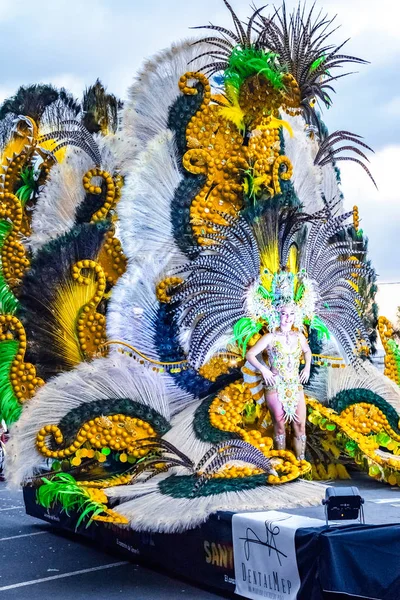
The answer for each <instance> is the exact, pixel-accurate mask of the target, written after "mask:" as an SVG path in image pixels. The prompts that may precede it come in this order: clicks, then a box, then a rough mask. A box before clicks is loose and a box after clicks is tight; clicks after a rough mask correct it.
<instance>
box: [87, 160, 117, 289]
mask: <svg viewBox="0 0 400 600" xmlns="http://www.w3.org/2000/svg"><path fill="white" fill-rule="evenodd" d="M99 178H100V179H101V180H102V181H103V183H104V184H105V201H104V204H103V205H102V206H101V207H100V208H99V209H98V210H96V211H95V212H94V213H93V215H92V217H91V220H90V222H91V223H96V222H98V221H103V220H104V219H107V218H110V217H111V219H112V220H113V215H112V213H113V211H114V210H115V208H116V206H117V204H118V202H119V199H120V197H121V190H122V187H123V183H124V181H123V178H122V177H121V175H116V176H115V177H114V178H113V177H112V176H111V174H110V173H108V172H107V171H105V170H104V169H100V168H94V169H90V170H89V171H87V173H85V175H84V176H83V187H84V189H85V191H86V193H89V194H95V195H102V194H104V190H103V187H102V186H101V185H99V183H98V181H94V180H95V179H99ZM98 262H99V264H100V265H101V266H102V268H103V269H104V273H105V276H106V280H107V283H108V284H109V285H111V286H113V285H115V284H116V283H117V281H118V279H119V278H120V277H121V275H123V274H124V273H125V271H126V264H127V260H126V257H125V255H124V253H123V251H122V246H121V242H120V241H119V239H118V238H116V237H115V228H114V227H112V228H111V229H110V230H109V231H108V233H107V234H106V236H105V240H104V244H103V247H102V249H101V251H100V254H99V256H98Z"/></svg>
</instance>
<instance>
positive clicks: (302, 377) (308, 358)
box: [300, 333, 312, 383]
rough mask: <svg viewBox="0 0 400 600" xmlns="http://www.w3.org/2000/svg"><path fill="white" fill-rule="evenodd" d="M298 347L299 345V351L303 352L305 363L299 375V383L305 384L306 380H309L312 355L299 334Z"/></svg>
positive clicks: (304, 339)
mask: <svg viewBox="0 0 400 600" xmlns="http://www.w3.org/2000/svg"><path fill="white" fill-rule="evenodd" d="M300 345H301V349H302V350H303V354H304V360H305V361H306V364H305V366H304V369H303V370H302V372H301V373H300V382H301V383H307V382H308V380H309V379H310V370H311V358H312V353H311V348H310V346H309V345H308V342H307V340H306V338H305V336H304V335H303V334H302V333H301V334H300Z"/></svg>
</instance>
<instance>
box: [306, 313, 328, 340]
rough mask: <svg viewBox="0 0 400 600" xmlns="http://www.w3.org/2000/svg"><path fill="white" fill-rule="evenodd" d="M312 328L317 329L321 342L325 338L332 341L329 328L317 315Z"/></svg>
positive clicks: (311, 325)
mask: <svg viewBox="0 0 400 600" xmlns="http://www.w3.org/2000/svg"><path fill="white" fill-rule="evenodd" d="M310 327H311V329H315V331H316V332H317V337H318V339H319V340H321V339H323V338H324V337H325V338H326V339H327V340H329V339H330V333H329V329H328V328H327V326H326V325H325V323H324V322H323V321H322V319H320V318H319V317H318V316H317V315H314V316H313V318H312V320H311V322H310Z"/></svg>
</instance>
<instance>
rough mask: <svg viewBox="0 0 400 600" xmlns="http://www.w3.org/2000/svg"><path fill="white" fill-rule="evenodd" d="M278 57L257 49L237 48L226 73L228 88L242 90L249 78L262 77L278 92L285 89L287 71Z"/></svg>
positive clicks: (225, 78) (233, 52)
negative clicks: (284, 76)
mask: <svg viewBox="0 0 400 600" xmlns="http://www.w3.org/2000/svg"><path fill="white" fill-rule="evenodd" d="M277 57H278V55H277V54H275V53H273V52H265V51H264V50H258V49H256V48H254V47H253V48H243V47H242V46H236V48H234V49H233V51H232V54H231V56H230V58H229V66H228V68H227V69H226V70H225V72H224V82H225V85H226V86H232V87H233V88H236V89H237V90H239V89H240V87H241V86H242V84H243V83H244V81H245V80H246V79H247V78H248V77H253V76H254V75H262V76H263V77H265V78H266V79H268V81H269V82H270V83H271V85H272V87H274V88H275V89H277V90H282V89H284V87H285V86H284V84H283V75H284V74H285V70H284V69H282V67H281V66H280V65H279V64H278V62H277V60H276V59H277Z"/></svg>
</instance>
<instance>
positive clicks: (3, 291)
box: [0, 221, 19, 315]
mask: <svg viewBox="0 0 400 600" xmlns="http://www.w3.org/2000/svg"><path fill="white" fill-rule="evenodd" d="M11 230H12V224H11V223H10V222H9V221H0V251H1V249H2V247H3V244H4V242H5V240H6V238H7V236H8V234H9V233H10V231H11ZM18 306H19V302H18V300H17V299H16V297H15V296H14V294H13V293H12V291H11V289H10V287H9V285H8V283H7V282H6V280H5V278H4V275H3V267H2V264H1V259H0V313H1V314H4V315H13V314H14V313H15V312H16V310H17V309H18Z"/></svg>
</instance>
